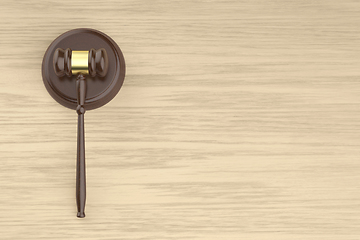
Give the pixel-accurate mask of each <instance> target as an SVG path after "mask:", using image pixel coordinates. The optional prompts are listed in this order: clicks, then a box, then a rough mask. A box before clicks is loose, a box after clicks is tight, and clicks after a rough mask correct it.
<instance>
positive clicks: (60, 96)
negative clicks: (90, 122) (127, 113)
mask: <svg viewBox="0 0 360 240" xmlns="http://www.w3.org/2000/svg"><path fill="white" fill-rule="evenodd" d="M58 48H62V49H66V50H65V53H66V52H67V49H68V48H70V49H72V50H87V51H89V50H91V54H99V53H100V54H101V53H102V52H101V51H103V50H101V49H104V50H105V51H106V53H107V57H108V60H109V64H108V69H107V74H106V76H102V75H101V74H97V75H96V76H94V74H92V75H91V76H87V77H86V79H87V86H88V91H87V95H86V99H85V105H84V106H85V108H86V110H92V109H95V108H98V107H101V106H103V105H105V104H106V103H108V102H109V101H111V99H113V98H114V97H115V96H116V94H117V93H118V92H119V90H120V88H121V86H122V84H123V82H124V78H125V60H124V56H123V54H122V52H121V50H120V48H119V47H118V45H117V44H116V43H115V42H114V41H113V40H112V39H111V38H110V37H109V36H107V35H106V34H104V33H102V32H100V31H97V30H94V29H88V28H79V29H74V30H71V31H68V32H66V33H64V34H62V35H60V36H59V37H58V38H56V39H55V40H54V41H53V42H52V43H51V44H50V46H49V47H48V49H47V51H46V52H45V55H44V58H43V63H42V76H43V81H44V84H45V87H46V89H47V90H48V92H49V93H50V95H51V96H52V97H53V98H54V99H55V100H56V101H57V102H59V103H60V104H61V105H63V106H65V107H68V108H71V109H74V110H75V109H76V107H77V93H76V88H75V82H76V76H72V77H66V76H58V75H57V74H56V72H55V70H54V63H53V58H54V54H55V53H56V52H57V51H56V50H57V49H58ZM94 49H99V50H100V52H98V51H95V50H94ZM65 53H64V54H65ZM67 56H68V57H69V55H67ZM65 57H66V56H64V57H63V58H65ZM66 62H67V63H69V61H66ZM91 66H94V67H91V68H90V72H93V71H92V70H93V68H96V69H95V70H96V71H98V72H100V71H99V70H101V68H100V67H99V65H98V64H96V63H95V65H91ZM66 69H69V67H67V68H66ZM66 69H65V70H66ZM68 71H69V70H68ZM68 71H67V72H68Z"/></svg>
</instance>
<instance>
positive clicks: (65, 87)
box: [42, 29, 125, 218]
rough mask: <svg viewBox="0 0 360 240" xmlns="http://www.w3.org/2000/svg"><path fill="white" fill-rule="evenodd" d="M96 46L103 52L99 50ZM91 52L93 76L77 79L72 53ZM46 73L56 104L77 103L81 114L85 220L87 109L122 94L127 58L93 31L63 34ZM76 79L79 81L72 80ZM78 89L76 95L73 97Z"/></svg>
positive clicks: (79, 196) (80, 197)
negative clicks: (119, 93)
mask: <svg viewBox="0 0 360 240" xmlns="http://www.w3.org/2000/svg"><path fill="white" fill-rule="evenodd" d="M64 46H65V47H66V49H65V48H64V49H65V50H64V49H63V47H64ZM93 47H96V48H99V49H97V50H95V49H94V48H93ZM87 49H88V51H89V54H88V65H87V67H88V73H89V75H87V76H86V77H85V76H84V75H82V74H78V75H77V76H74V75H73V74H72V65H71V62H72V50H77V51H78V50H87ZM108 51H109V54H108V53H107V52H108ZM73 57H74V56H73ZM109 58H110V61H109ZM42 73H43V81H44V84H45V86H46V89H47V90H48V92H49V93H50V95H51V96H52V97H53V98H54V99H55V100H56V101H58V102H59V103H60V104H62V105H64V106H66V107H68V108H74V104H76V112H77V114H78V136H77V161H76V163H77V167H76V203H77V210H78V213H77V217H79V218H84V217H85V202H86V169H85V126H84V125H85V124H84V115H85V111H86V110H88V109H94V108H97V107H100V106H103V105H104V104H106V103H107V102H109V101H110V100H111V99H112V98H113V97H115V95H116V94H117V93H118V91H119V90H120V88H121V85H122V83H123V81H124V77H125V62H124V58H123V56H122V53H121V51H120V48H119V47H118V46H117V45H116V43H115V42H114V41H113V40H111V38H109V37H108V36H106V35H105V34H103V33H101V32H99V31H96V30H91V29H75V30H71V31H69V32H66V33H64V34H62V35H61V36H60V37H58V38H57V39H55V40H54V42H53V43H52V44H51V45H50V46H49V48H48V50H47V51H46V53H45V56H44V59H43V65H42ZM75 77H76V81H72V80H74V78H75ZM75 84H76V85H75ZM75 86H76V87H75ZM74 90H75V94H76V95H75V96H73V94H74ZM74 101H75V103H74Z"/></svg>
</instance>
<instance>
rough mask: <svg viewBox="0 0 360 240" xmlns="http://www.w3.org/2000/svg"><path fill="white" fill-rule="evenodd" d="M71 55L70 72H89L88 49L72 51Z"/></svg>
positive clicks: (74, 73)
mask: <svg viewBox="0 0 360 240" xmlns="http://www.w3.org/2000/svg"><path fill="white" fill-rule="evenodd" d="M71 55H72V56H71V73H72V74H73V75H76V74H80V73H81V74H89V66H88V64H89V60H88V59H89V51H72V54H71Z"/></svg>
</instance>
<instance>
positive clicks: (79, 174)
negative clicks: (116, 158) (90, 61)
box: [76, 74, 86, 218]
mask: <svg viewBox="0 0 360 240" xmlns="http://www.w3.org/2000/svg"><path fill="white" fill-rule="evenodd" d="M76 90H77V102H78V106H77V108H76V112H77V114H78V132H77V166H76V204H77V210H78V213H77V217H79V218H84V217H85V201H86V175H85V131H84V115H85V108H84V105H85V98H86V81H85V77H84V76H83V75H82V74H79V75H78V77H77V79H76Z"/></svg>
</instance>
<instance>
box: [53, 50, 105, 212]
mask: <svg viewBox="0 0 360 240" xmlns="http://www.w3.org/2000/svg"><path fill="white" fill-rule="evenodd" d="M53 65H54V70H55V74H56V75H57V76H58V77H64V76H67V77H71V76H72V75H77V78H76V92H77V108H76V112H77V114H78V135H77V166H76V203H77V210H78V213H77V216H78V217H80V218H83V217H85V201H86V174H85V131H84V114H85V111H86V109H85V100H86V79H85V75H90V76H91V77H95V76H99V77H105V76H106V74H107V71H108V67H109V63H108V56H107V53H106V50H105V49H104V48H101V49H98V50H95V49H90V50H89V51H72V50H71V49H70V48H67V49H65V50H64V49H61V48H58V49H56V50H55V53H54V58H53Z"/></svg>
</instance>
